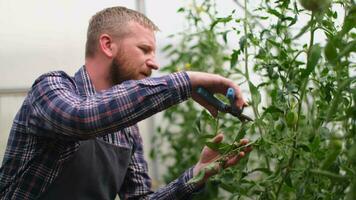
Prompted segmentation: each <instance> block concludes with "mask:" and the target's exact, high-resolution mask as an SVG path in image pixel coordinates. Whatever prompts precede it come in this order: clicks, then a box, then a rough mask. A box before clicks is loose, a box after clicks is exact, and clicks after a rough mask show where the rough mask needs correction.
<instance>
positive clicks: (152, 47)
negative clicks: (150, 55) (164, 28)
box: [138, 43, 155, 50]
mask: <svg viewBox="0 0 356 200" xmlns="http://www.w3.org/2000/svg"><path fill="white" fill-rule="evenodd" d="M138 46H141V47H145V48H149V49H150V50H155V48H154V46H153V45H151V44H147V43H140V44H139V45H138Z"/></svg>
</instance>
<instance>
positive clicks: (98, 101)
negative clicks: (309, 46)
mask: <svg viewBox="0 0 356 200" xmlns="http://www.w3.org/2000/svg"><path fill="white" fill-rule="evenodd" d="M190 96H191V85H190V81H189V77H188V75H187V74H186V73H185V72H179V73H174V74H170V75H167V76H163V77H160V78H147V79H144V80H139V81H125V82H123V83H122V84H119V85H116V86H114V87H112V88H110V89H108V90H105V91H103V92H96V91H95V89H94V87H93V84H92V83H91V81H90V79H89V76H88V74H87V73H86V70H85V66H83V67H82V68H80V70H79V71H78V72H77V73H76V74H75V76H74V77H70V76H68V75H67V74H66V73H64V72H62V71H58V72H50V73H47V74H44V75H42V76H41V77H39V78H38V79H37V80H36V81H35V83H34V84H33V86H32V88H31V90H30V91H29V93H28V95H27V97H26V99H25V100H24V103H23V105H22V107H21V109H20V110H19V112H18V113H17V115H16V117H15V119H14V122H13V125H12V129H11V132H10V136H9V140H8V143H7V148H6V152H5V156H4V160H3V163H2V167H1V168H0V198H1V199H21V200H25V199H36V198H37V197H38V196H39V195H41V194H42V193H44V192H46V191H47V189H48V187H49V186H50V185H51V183H53V181H54V180H55V179H56V177H57V176H58V175H59V174H60V172H61V169H62V167H63V165H64V164H65V162H66V161H67V160H68V158H70V157H71V156H72V155H73V154H74V153H75V152H76V151H77V150H78V149H79V145H80V144H79V142H78V141H79V140H87V139H93V138H97V139H100V140H103V141H105V142H107V143H110V144H114V145H118V146H123V147H129V148H132V149H133V153H132V157H131V161H130V164H129V167H128V170H127V173H126V175H125V180H124V184H123V186H122V188H121V190H120V192H119V195H120V197H121V198H122V199H189V198H190V197H191V195H192V193H193V192H194V191H196V190H197V189H198V188H197V187H196V186H194V185H192V184H188V183H187V181H188V180H189V179H190V178H192V168H190V169H188V170H187V171H186V172H184V174H183V175H182V176H181V177H179V178H178V179H176V180H175V181H173V182H172V183H170V184H168V185H167V186H165V187H163V188H161V189H159V190H158V191H156V192H153V191H152V190H151V179H150V177H149V176H148V170H147V163H146V161H145V159H144V154H143V147H142V139H141V137H140V133H139V130H138V127H137V125H136V123H137V122H138V121H140V120H143V119H145V118H147V117H149V116H151V115H153V114H155V113H157V112H159V111H162V110H164V109H166V108H168V107H170V106H172V105H174V104H177V103H180V102H182V101H184V100H186V99H187V98H189V97H190ZM49 145H50V146H51V148H50V149H51V151H48V149H49V148H48V146H49Z"/></svg>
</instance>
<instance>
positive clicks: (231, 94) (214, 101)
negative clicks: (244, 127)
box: [196, 87, 253, 122]
mask: <svg viewBox="0 0 356 200" xmlns="http://www.w3.org/2000/svg"><path fill="white" fill-rule="evenodd" d="M196 92H197V93H198V95H199V96H200V97H202V98H203V99H205V100H206V101H207V102H209V103H210V104H211V105H213V106H214V107H215V108H216V109H217V110H218V111H221V112H225V113H230V114H231V115H233V116H235V117H237V118H238V119H239V120H240V121H241V122H245V121H253V120H252V119H251V118H250V117H249V116H247V115H244V114H242V112H243V108H242V109H239V108H237V106H236V105H235V98H236V95H235V90H234V89H233V88H231V87H230V88H229V89H228V90H227V92H226V97H227V98H228V99H229V102H230V105H228V104H226V103H224V102H222V101H221V100H219V99H218V98H216V97H215V96H214V95H213V94H211V93H210V92H209V91H208V90H206V89H205V88H204V87H198V88H197V90H196Z"/></svg>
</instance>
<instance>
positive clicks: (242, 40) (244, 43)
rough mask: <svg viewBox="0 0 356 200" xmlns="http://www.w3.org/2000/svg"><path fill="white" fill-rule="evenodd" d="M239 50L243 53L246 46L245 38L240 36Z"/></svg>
mask: <svg viewBox="0 0 356 200" xmlns="http://www.w3.org/2000/svg"><path fill="white" fill-rule="evenodd" d="M239 45H240V50H241V51H242V52H244V49H245V46H246V45H247V36H242V37H241V38H240V41H239Z"/></svg>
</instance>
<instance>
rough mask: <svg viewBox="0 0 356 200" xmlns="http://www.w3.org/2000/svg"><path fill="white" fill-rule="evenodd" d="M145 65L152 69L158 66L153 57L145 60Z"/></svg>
mask: <svg viewBox="0 0 356 200" xmlns="http://www.w3.org/2000/svg"><path fill="white" fill-rule="evenodd" d="M146 65H147V66H148V67H149V68H151V69H154V70H157V69H158V68H159V67H158V64H157V62H156V59H155V58H151V59H148V60H147V61H146Z"/></svg>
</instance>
